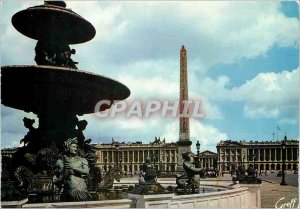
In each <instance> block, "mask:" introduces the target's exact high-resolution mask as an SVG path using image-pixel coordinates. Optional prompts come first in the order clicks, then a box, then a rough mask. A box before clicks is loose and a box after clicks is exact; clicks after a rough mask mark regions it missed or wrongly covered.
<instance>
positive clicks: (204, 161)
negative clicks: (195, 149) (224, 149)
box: [196, 150, 218, 170]
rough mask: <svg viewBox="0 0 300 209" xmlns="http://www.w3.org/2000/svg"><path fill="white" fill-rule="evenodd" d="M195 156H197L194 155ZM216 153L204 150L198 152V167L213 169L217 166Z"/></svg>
mask: <svg viewBox="0 0 300 209" xmlns="http://www.w3.org/2000/svg"><path fill="white" fill-rule="evenodd" d="M196 157H197V156H196ZM217 159H218V155H217V153H215V152H212V151H209V150H206V151H204V152H200V168H203V169H205V170H214V169H216V168H217Z"/></svg>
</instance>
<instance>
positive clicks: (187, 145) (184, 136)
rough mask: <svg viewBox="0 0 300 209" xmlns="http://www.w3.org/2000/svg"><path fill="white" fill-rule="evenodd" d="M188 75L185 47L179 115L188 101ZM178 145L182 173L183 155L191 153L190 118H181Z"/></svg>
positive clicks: (182, 60)
mask: <svg viewBox="0 0 300 209" xmlns="http://www.w3.org/2000/svg"><path fill="white" fill-rule="evenodd" d="M188 99H189V96H188V75H187V54H186V50H185V48H184V46H182V47H181V50H180V97H179V105H180V106H179V107H180V109H179V113H180V114H182V113H183V108H184V101H188ZM177 144H178V167H177V170H178V171H182V170H183V167H182V164H183V159H182V153H185V152H189V151H191V144H192V142H191V141H190V124H189V117H180V118H179V141H178V142H177Z"/></svg>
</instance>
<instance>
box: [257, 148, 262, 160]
mask: <svg viewBox="0 0 300 209" xmlns="http://www.w3.org/2000/svg"><path fill="white" fill-rule="evenodd" d="M257 151H258V156H257V158H258V159H257V161H258V162H260V161H261V160H260V148H258V149H257Z"/></svg>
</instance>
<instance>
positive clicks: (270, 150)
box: [217, 140, 299, 171]
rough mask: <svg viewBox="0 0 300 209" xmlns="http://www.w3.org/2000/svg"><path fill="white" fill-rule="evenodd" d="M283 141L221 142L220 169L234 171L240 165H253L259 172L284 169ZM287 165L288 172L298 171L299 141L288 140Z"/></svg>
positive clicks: (219, 148) (218, 152)
mask: <svg viewBox="0 0 300 209" xmlns="http://www.w3.org/2000/svg"><path fill="white" fill-rule="evenodd" d="M281 143H282V141H275V142H274V141H261V142H259V141H250V142H246V141H239V142H238V141H232V140H226V141H221V142H220V143H218V144H217V155H218V169H219V170H223V171H231V170H234V169H235V168H236V167H237V166H239V165H244V166H245V168H247V167H248V166H250V165H252V166H254V167H255V168H256V169H258V170H263V171H265V170H267V171H271V170H273V171H277V170H281V169H282V165H283V160H282V156H283V155H282V153H283V152H282V148H281ZM285 164H286V169H287V170H296V169H298V164H299V141H297V140H287V141H286V153H285Z"/></svg>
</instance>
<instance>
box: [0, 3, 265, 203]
mask: <svg viewBox="0 0 300 209" xmlns="http://www.w3.org/2000/svg"><path fill="white" fill-rule="evenodd" d="M12 24H13V26H14V27H15V28H16V29H17V30H18V31H19V32H20V33H21V34H23V35H25V36H27V37H29V38H32V39H35V40H37V44H36V47H35V62H36V63H37V65H21V66H16V65H11V66H4V67H1V72H2V77H1V84H2V92H1V93H2V104H3V105H5V106H8V107H11V108H15V109H19V110H23V111H25V112H32V113H35V114H36V115H37V117H38V119H39V121H38V122H39V125H38V128H35V127H34V126H33V124H34V123H35V122H36V121H35V120H33V119H30V118H24V119H23V122H24V126H25V127H26V128H27V129H28V130H29V131H28V133H27V134H26V135H25V136H24V138H23V139H20V141H21V142H22V143H24V146H23V147H21V148H20V149H18V151H17V152H16V153H15V154H14V156H13V158H12V159H8V158H2V173H1V174H2V175H1V198H2V202H1V206H2V207H25V208H26V207H29V208H31V207H35V208H45V207H69V208H71V207H109V206H114V207H122V208H124V207H127V208H128V207H160V208H161V207H168V208H171V207H172V208H179V207H187V208H197V207H205V208H208V207H221V206H222V207H259V206H260V184H253V185H252V184H247V185H244V186H241V187H240V188H238V187H237V188H233V187H232V188H229V187H226V188H225V187H223V189H221V187H213V186H211V187H208V188H210V189H208V191H210V192H207V193H206V192H204V190H201V187H199V184H200V182H199V180H200V179H199V177H200V176H201V175H203V172H202V171H201V170H200V169H198V168H195V167H194V166H193V165H192V164H191V162H190V156H189V154H188V153H187V154H185V156H183V157H184V159H185V162H184V164H183V167H184V169H185V172H186V173H185V174H184V175H182V176H179V177H178V178H177V179H176V183H177V187H173V186H174V185H175V181H174V182H171V185H172V186H171V189H170V190H167V189H165V188H167V186H165V185H163V183H162V182H157V181H156V172H157V171H156V170H155V168H154V166H153V165H151V164H149V161H147V162H146V163H145V164H144V166H143V173H142V174H141V178H140V182H139V184H135V187H132V189H131V190H129V191H128V193H126V195H127V196H126V195H125V196H122V193H120V192H118V191H117V190H114V191H113V192H115V193H116V194H117V196H118V197H117V198H114V197H112V196H111V194H110V193H109V191H108V190H107V189H108V188H111V187H112V186H113V181H114V179H117V180H119V178H120V172H119V170H118V167H112V168H111V169H110V171H109V172H108V173H106V174H105V176H104V177H102V176H101V171H100V169H99V168H98V167H97V166H96V159H95V150H94V149H93V146H91V145H90V143H91V139H86V138H85V136H84V134H83V131H84V130H85V128H86V126H87V121H85V120H79V119H78V117H77V116H81V115H84V114H91V113H94V112H95V111H104V110H106V109H108V108H110V106H109V105H106V106H105V105H102V106H101V108H100V109H99V110H94V108H95V105H96V103H97V102H98V101H100V100H104V99H105V100H110V101H114V100H123V99H126V98H127V97H128V96H129V95H130V91H129V89H128V88H127V87H126V86H124V85H123V84H121V83H119V82H117V81H114V80H112V79H109V78H106V77H104V76H99V75H96V74H92V73H90V72H86V71H82V70H79V69H78V68H77V64H78V63H77V62H76V61H74V60H73V59H72V58H71V56H72V54H75V53H76V50H75V49H71V48H70V45H72V44H79V43H84V42H87V41H89V40H91V39H93V37H94V36H95V35H96V31H95V28H94V27H93V25H92V24H91V23H89V22H88V21H87V20H85V19H83V18H82V17H81V16H80V15H78V14H76V13H75V12H73V11H72V10H70V9H67V8H66V4H65V2H63V1H45V2H44V5H39V6H34V7H29V8H28V9H25V10H22V11H20V12H18V13H16V14H15V15H14V16H13V17H12ZM16 84H18V85H17V86H21V88H16ZM111 104H112V103H111ZM199 175H200V176H199ZM249 179H250V178H249ZM252 179H253V178H251V182H250V183H252ZM122 184H124V182H122V183H121V182H120V184H119V185H120V186H121V187H122V186H123V185H122ZM127 184H128V185H129V184H132V182H131V183H130V182H129V183H127ZM116 185H117V183H116ZM128 185H127V186H128ZM130 186H132V185H130ZM164 186H165V187H164ZM202 189H203V187H202ZM99 190H104V191H106V193H102V194H101V195H99V193H95V191H99ZM201 191H202V192H201ZM175 193H176V195H175ZM177 194H181V195H177ZM93 196H98V200H99V199H100V200H101V201H90V200H93ZM106 196H108V199H112V198H114V199H113V200H107V197H106ZM28 197H31V200H32V201H31V202H32V203H34V202H37V204H30V203H29V204H27V203H26V202H27V200H26V198H28ZM24 198H25V199H24ZM126 198H128V199H126ZM102 200H104V201H102ZM41 202H42V203H41Z"/></svg>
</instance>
